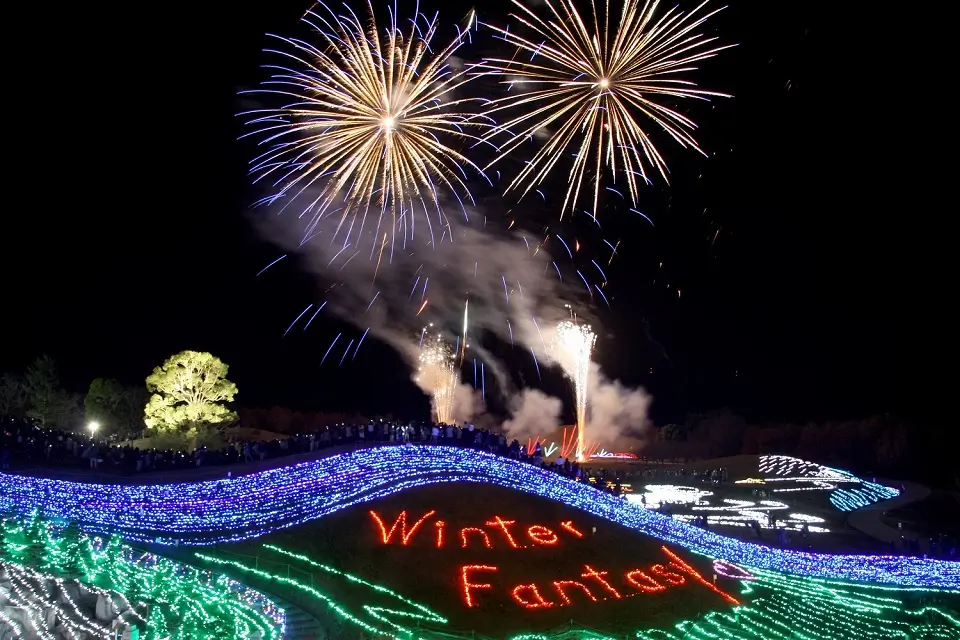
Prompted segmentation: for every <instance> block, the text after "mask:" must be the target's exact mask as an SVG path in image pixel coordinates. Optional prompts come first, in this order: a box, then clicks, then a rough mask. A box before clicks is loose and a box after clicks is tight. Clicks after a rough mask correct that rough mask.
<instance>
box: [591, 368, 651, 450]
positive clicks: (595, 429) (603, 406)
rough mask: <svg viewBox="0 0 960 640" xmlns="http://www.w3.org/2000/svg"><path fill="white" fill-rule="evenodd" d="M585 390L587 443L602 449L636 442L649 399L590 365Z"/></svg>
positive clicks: (642, 392)
mask: <svg viewBox="0 0 960 640" xmlns="http://www.w3.org/2000/svg"><path fill="white" fill-rule="evenodd" d="M587 386H588V391H587V413H588V416H589V417H588V419H587V439H588V440H589V441H591V442H593V441H600V444H601V445H603V446H609V445H612V444H614V443H617V444H619V445H621V446H624V445H627V444H629V443H635V442H637V441H639V440H640V437H641V435H642V433H643V431H644V430H645V429H646V428H647V426H649V418H648V411H649V409H650V403H651V402H652V400H653V398H652V397H651V396H650V395H649V394H648V393H647V392H646V391H645V390H644V389H642V388H637V389H629V388H627V387H625V386H624V385H623V384H621V383H620V381H619V380H610V379H608V378H607V377H606V376H605V375H604V374H603V372H602V371H600V367H599V365H597V364H596V363H591V365H590V378H589V380H588V385H587Z"/></svg>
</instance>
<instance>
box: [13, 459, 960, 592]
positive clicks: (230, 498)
mask: <svg viewBox="0 0 960 640" xmlns="http://www.w3.org/2000/svg"><path fill="white" fill-rule="evenodd" d="M451 482H478V483H487V484H492V485H497V486H501V487H506V488H509V489H515V490H518V491H523V492H526V493H529V494H533V495H537V496H541V497H544V498H548V499H551V500H556V501H558V502H562V503H564V504H567V505H569V506H571V507H573V508H576V509H580V510H582V511H585V512H587V513H590V514H592V515H594V516H597V517H600V518H604V519H606V520H608V521H610V522H614V523H617V524H620V525H622V526H625V527H628V528H630V529H634V530H636V531H639V532H640V533H643V534H646V535H648V536H652V537H654V538H657V539H659V540H662V541H664V542H667V543H670V544H675V545H678V546H682V547H685V548H687V549H689V550H690V551H693V552H695V553H700V554H704V555H707V556H710V557H713V558H717V559H721V560H727V561H729V562H732V563H735V564H740V565H746V566H749V567H756V568H760V569H769V570H773V571H780V572H784V573H791V574H795V575H803V576H811V577H817V578H826V579H835V580H853V581H861V582H877V583H886V584H896V585H902V586H929V587H947V588H960V562H948V561H943V560H923V559H920V558H908V557H897V556H862V555H861V556H844V555H828V554H815V553H806V552H800V551H792V550H782V549H772V548H769V547H763V546H760V545H756V544H751V543H747V542H742V541H739V540H736V539H734V538H730V537H727V536H722V535H719V534H716V533H713V532H711V531H704V530H702V529H699V528H697V527H694V526H692V525H689V524H686V523H684V522H680V521H677V520H673V519H671V518H669V517H666V516H662V515H660V514H658V513H655V512H652V511H647V510H646V509H643V508H642V507H638V506H634V505H631V504H630V503H628V502H626V501H625V500H622V499H620V498H617V497H615V496H613V495H610V494H607V493H603V492H600V491H597V490H596V489H593V488H592V487H590V486H588V485H585V484H580V483H576V482H573V481H571V480H569V479H567V478H564V477H562V476H559V475H557V474H555V473H552V472H549V471H544V470H542V469H538V468H536V467H533V466H531V465H528V464H525V463H521V462H518V461H515V460H511V459H509V458H502V457H498V456H494V455H491V454H487V453H481V452H478V451H470V450H462V449H454V448H449V447H438V446H417V445H405V446H394V447H381V448H372V449H363V450H359V451H354V452H351V453H344V454H340V455H337V456H332V457H329V458H324V459H322V460H317V461H313V462H307V463H303V464H298V465H295V466H290V467H285V468H280V469H272V470H270V471H264V472H261V473H257V474H252V475H248V476H243V477H239V478H230V479H222V480H212V481H206V482H194V483H179V484H158V485H143V486H136V485H98V484H85V483H77V482H66V481H62V480H51V479H45V478H27V477H22V476H11V475H6V474H0V509H3V510H10V509H16V510H18V511H21V512H27V511H32V510H33V509H36V508H41V509H43V511H44V512H45V513H46V514H47V515H48V517H55V518H64V519H69V520H75V521H77V522H79V523H81V524H82V526H83V527H84V528H85V529H87V530H89V531H95V532H100V533H110V532H119V533H120V534H121V535H123V536H124V537H125V538H127V539H129V540H135V541H142V542H154V543H160V544H168V545H173V544H186V545H211V544H217V543H224V542H232V541H237V540H243V539H248V538H254V537H257V536H261V535H263V534H265V533H269V532H270V531H275V530H277V529H282V528H286V527H292V526H296V525H298V524H301V523H304V522H307V521H309V520H315V519H317V518H322V517H324V516H326V515H329V514H331V513H335V512H337V511H340V510H342V509H345V508H348V507H352V506H355V505H358V504H362V503H366V502H369V501H371V500H376V499H379V498H383V497H384V496H388V495H391V494H394V493H397V492H400V491H404V490H406V489H410V488H413V487H419V486H425V485H431V484H440V483H451Z"/></svg>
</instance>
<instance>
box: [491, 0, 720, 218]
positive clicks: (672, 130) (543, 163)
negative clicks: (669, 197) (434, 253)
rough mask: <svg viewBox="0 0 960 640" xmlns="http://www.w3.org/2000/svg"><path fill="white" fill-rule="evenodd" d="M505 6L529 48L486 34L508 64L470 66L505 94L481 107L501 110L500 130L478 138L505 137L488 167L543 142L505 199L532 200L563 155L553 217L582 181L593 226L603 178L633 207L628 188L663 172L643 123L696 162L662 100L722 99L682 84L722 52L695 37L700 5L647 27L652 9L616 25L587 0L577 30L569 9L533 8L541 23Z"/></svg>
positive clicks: (563, 2) (631, 6) (635, 11)
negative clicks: (587, 16)
mask: <svg viewBox="0 0 960 640" xmlns="http://www.w3.org/2000/svg"><path fill="white" fill-rule="evenodd" d="M513 4H514V5H515V7H516V8H517V9H518V10H519V12H518V13H514V14H511V18H513V19H514V20H518V21H519V22H520V23H521V25H523V27H524V28H526V30H527V31H529V32H530V38H529V39H527V38H524V37H522V36H521V35H519V34H518V33H515V32H513V31H510V30H507V29H501V28H499V27H491V28H492V29H493V30H494V31H496V32H497V33H498V34H499V37H500V38H501V39H503V40H505V41H506V42H507V43H509V44H512V45H514V46H515V47H516V48H517V52H516V54H515V55H514V57H513V58H511V59H498V58H493V59H487V60H484V61H483V62H482V63H481V64H479V65H478V66H477V69H478V70H480V72H481V73H484V74H491V75H496V76H500V77H503V78H504V80H503V83H504V84H507V85H509V88H510V94H509V95H508V96H506V97H504V98H500V99H497V100H493V101H491V104H490V107H491V108H490V109H489V110H488V111H487V113H488V114H491V115H492V114H496V113H497V112H500V111H505V110H509V115H508V117H507V118H506V121H505V122H503V123H502V125H501V126H498V127H496V128H494V129H493V130H491V131H490V132H488V133H486V134H485V136H484V141H490V140H492V139H495V138H497V137H504V136H505V137H506V140H504V141H503V142H502V143H501V145H500V147H499V155H498V156H497V158H495V159H494V160H493V161H492V162H491V163H490V165H488V167H489V166H491V165H493V164H495V163H497V162H499V161H500V160H502V159H503V158H504V157H506V156H507V155H509V154H511V153H513V152H514V151H515V150H516V149H517V148H518V147H519V146H520V145H521V144H523V143H524V142H526V141H528V140H531V139H533V138H534V137H536V136H539V137H541V138H546V139H545V141H544V143H543V145H542V146H541V147H540V149H539V150H538V151H537V152H536V153H535V154H534V156H533V158H532V160H531V161H530V162H527V163H526V165H525V166H524V168H523V170H522V171H520V173H519V174H518V175H517V176H516V177H515V178H514V179H513V181H512V182H511V183H510V184H509V186H508V187H507V191H508V192H509V191H511V190H517V189H522V195H526V194H527V193H528V192H529V191H530V190H536V188H537V187H538V186H539V185H540V184H541V183H542V182H543V180H544V179H545V177H546V176H547V174H548V173H550V171H551V170H552V169H553V168H554V166H555V165H556V164H557V163H558V162H559V160H560V158H561V157H562V156H563V155H565V154H567V153H572V154H573V157H574V161H573V166H572V167H571V169H570V174H569V176H568V184H569V186H568V188H567V193H566V197H565V199H564V203H563V208H562V209H561V217H562V216H563V215H564V214H565V213H567V212H568V211H571V212H572V211H573V210H574V209H575V207H576V206H577V205H578V203H579V200H580V198H581V192H582V191H585V190H586V188H585V187H584V181H585V180H587V179H589V180H591V181H592V183H593V184H592V191H593V194H592V200H593V202H592V209H591V210H590V211H588V212H587V213H588V214H589V215H591V216H593V217H595V216H596V211H597V206H598V202H599V199H600V190H601V178H602V174H603V172H604V170H605V168H606V170H609V171H610V173H611V174H613V179H614V180H616V178H617V177H618V174H619V175H621V176H622V177H623V178H624V179H625V181H626V185H627V192H628V193H629V195H630V199H631V201H632V202H633V205H634V207H636V206H637V189H638V186H639V184H640V182H641V181H642V182H644V183H649V182H650V179H649V178H648V176H647V173H648V171H649V170H650V169H656V170H657V171H658V172H659V173H660V174H661V175H662V176H663V178H664V180H667V165H666V162H665V161H664V159H663V156H661V155H660V152H659V151H658V150H657V148H656V146H655V145H654V143H653V141H652V140H651V139H650V137H649V135H648V134H647V132H646V130H645V129H644V126H645V123H642V120H643V119H648V120H649V121H650V124H653V125H655V127H654V128H655V129H656V130H658V131H659V130H663V131H665V132H666V133H667V134H668V135H669V136H670V137H672V138H673V139H674V140H676V141H677V142H678V143H679V144H680V145H681V146H683V147H685V148H687V147H688V148H692V149H694V150H696V151H698V152H700V153H704V152H703V151H702V150H701V149H700V147H699V146H698V145H697V142H696V140H695V139H694V138H693V135H692V133H693V131H694V130H695V129H696V127H697V125H696V123H695V122H693V120H691V119H690V118H688V117H687V116H685V115H683V114H682V113H680V112H678V111H676V110H674V109H672V108H671V107H669V106H667V104H665V99H678V98H694V99H701V100H708V99H709V98H710V97H712V96H722V97H729V96H727V95H726V94H722V93H716V92H713V91H704V90H701V89H697V88H696V84H695V83H694V82H692V81H691V80H689V79H685V78H686V75H685V74H688V73H689V72H691V71H693V70H694V69H696V67H695V64H696V63H697V62H699V61H701V60H705V59H707V58H711V57H713V56H715V55H716V54H717V53H718V52H719V51H721V50H723V49H726V48H728V46H715V41H716V38H709V37H706V36H703V35H700V34H698V33H696V29H698V28H699V27H700V26H701V25H702V24H703V23H704V22H706V21H707V20H708V19H709V18H710V17H711V16H713V15H714V14H715V13H717V12H718V11H719V10H720V9H717V10H715V11H712V12H709V13H707V12H704V11H701V10H702V9H703V8H704V6H705V5H706V3H705V2H704V3H703V4H700V5H699V6H698V7H697V8H695V9H694V10H693V11H691V12H690V13H686V14H684V13H682V12H680V11H679V10H678V9H677V8H676V7H674V8H672V9H670V10H668V11H667V12H666V13H664V14H663V15H662V16H660V18H659V19H657V18H656V14H657V8H658V6H659V2H658V1H657V0H654V1H652V2H651V1H650V0H647V1H646V2H644V4H643V5H642V6H641V4H640V2H639V0H625V2H624V3H623V10H622V12H621V14H620V16H615V15H614V16H611V15H610V3H609V1H607V2H605V3H602V6H600V7H598V6H597V5H598V4H601V3H599V2H597V1H596V0H594V1H593V3H592V9H593V11H592V13H593V16H592V17H593V19H592V20H587V21H585V20H584V19H583V17H581V15H580V13H579V12H578V11H577V8H576V6H575V4H574V2H573V0H542V4H543V5H545V6H546V8H547V10H548V12H549V14H550V15H549V16H547V17H540V16H539V15H538V14H537V13H536V12H535V11H534V10H533V9H530V8H529V7H527V6H525V5H524V4H523V3H522V2H521V1H520V0H513ZM729 46H734V45H729ZM704 155H706V154H704ZM616 193H620V192H619V191H616Z"/></svg>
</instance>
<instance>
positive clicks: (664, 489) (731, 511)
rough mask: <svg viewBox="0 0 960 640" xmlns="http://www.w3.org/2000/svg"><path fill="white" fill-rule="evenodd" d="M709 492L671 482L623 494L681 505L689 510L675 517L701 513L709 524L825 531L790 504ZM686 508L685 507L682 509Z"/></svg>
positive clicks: (650, 505) (652, 503)
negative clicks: (753, 525)
mask: <svg viewBox="0 0 960 640" xmlns="http://www.w3.org/2000/svg"><path fill="white" fill-rule="evenodd" d="M713 495H714V493H713V491H706V490H704V489H698V488H696V487H689V486H683V485H674V484H648V485H646V486H645V487H644V492H643V493H630V494H627V495H626V496H625V497H626V499H627V500H628V501H629V502H632V503H633V504H637V505H640V506H644V507H646V508H647V509H659V508H660V507H661V506H663V505H684V506H686V507H689V509H690V511H692V513H677V514H674V515H673V517H674V518H675V519H676V520H683V521H685V522H693V521H694V520H696V519H697V518H699V517H701V516H706V517H707V523H708V524H710V525H722V526H733V527H748V526H752V523H754V522H756V523H757V524H759V525H760V526H761V527H762V528H764V529H773V528H777V527H782V528H784V529H787V530H789V531H800V530H801V529H803V526H804V525H806V526H807V529H808V530H809V531H810V532H811V533H827V532H829V529H827V528H826V527H824V526H822V525H823V524H824V523H825V522H826V521H825V520H824V519H823V518H818V517H817V516H811V515H808V514H805V513H798V512H796V511H791V510H790V505H788V504H786V503H784V502H779V501H777V500H758V501H754V500H734V499H731V498H712V496H713ZM685 510H686V509H685Z"/></svg>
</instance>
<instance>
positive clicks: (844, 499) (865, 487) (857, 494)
mask: <svg viewBox="0 0 960 640" xmlns="http://www.w3.org/2000/svg"><path fill="white" fill-rule="evenodd" d="M898 495H900V492H899V491H898V490H896V489H894V488H892V487H887V486H884V485H882V484H877V483H875V482H867V481H865V480H864V481H863V484H862V485H861V486H859V487H856V488H853V489H836V490H835V491H834V492H833V493H831V494H830V504H832V505H833V506H834V507H835V508H836V509H837V510H838V511H856V510H857V509H862V508H864V507H868V506H870V505H871V504H876V503H877V502H882V501H883V500H889V499H890V498H895V497H897V496H898Z"/></svg>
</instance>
